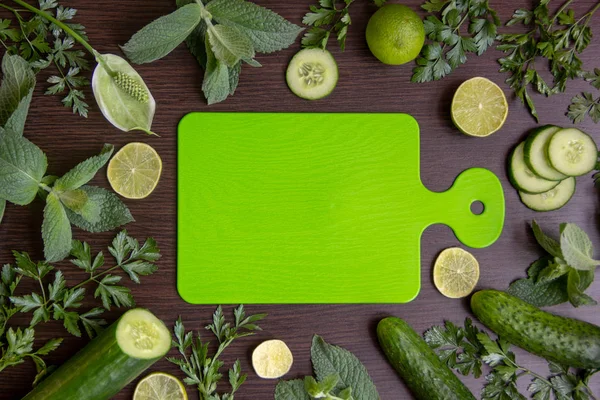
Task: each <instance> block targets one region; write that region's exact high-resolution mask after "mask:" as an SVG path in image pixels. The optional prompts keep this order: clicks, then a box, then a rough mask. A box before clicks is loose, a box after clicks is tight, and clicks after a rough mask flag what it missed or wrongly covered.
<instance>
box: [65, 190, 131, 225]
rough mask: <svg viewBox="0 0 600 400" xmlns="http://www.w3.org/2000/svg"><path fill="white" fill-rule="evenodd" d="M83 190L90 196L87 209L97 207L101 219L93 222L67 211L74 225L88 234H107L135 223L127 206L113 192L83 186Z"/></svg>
mask: <svg viewBox="0 0 600 400" xmlns="http://www.w3.org/2000/svg"><path fill="white" fill-rule="evenodd" d="M81 190H83V191H84V192H85V193H86V194H87V196H88V201H87V203H86V205H87V207H90V209H91V207H96V208H97V211H95V212H97V215H99V216H100V217H99V218H98V219H97V221H93V220H92V219H86V217H85V216H84V215H80V214H77V213H75V212H73V211H71V210H69V209H67V210H66V213H67V216H68V218H69V221H71V223H72V224H73V225H75V226H77V227H79V228H81V229H83V230H86V231H88V232H106V231H110V230H113V229H115V228H118V227H119V226H121V225H125V224H127V223H129V222H132V221H134V219H133V217H132V216H131V212H130V211H129V209H128V208H127V206H125V204H123V202H122V201H121V199H119V197H118V196H117V195H115V194H114V193H113V192H110V191H108V190H106V189H104V188H99V187H95V186H82V187H81ZM88 204H89V205H88ZM84 210H85V208H84Z"/></svg>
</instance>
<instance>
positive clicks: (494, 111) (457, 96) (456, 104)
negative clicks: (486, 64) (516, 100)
mask: <svg viewBox="0 0 600 400" xmlns="http://www.w3.org/2000/svg"><path fill="white" fill-rule="evenodd" d="M451 113H452V122H454V125H456V127H457V128H458V129H459V130H460V131H461V132H462V133H464V134H466V135H470V136H477V137H484V136H489V135H491V134H492V133H494V132H496V131H497V130H499V129H500V128H502V125H504V122H505V121H506V116H507V115H508V103H507V102H506V97H505V96H504V92H503V91H502V89H500V87H499V86H498V85H496V84H495V83H494V82H492V81H490V80H489V79H486V78H482V77H475V78H471V79H469V80H467V81H465V82H463V83H462V84H461V85H460V86H459V87H458V89H456V93H454V97H453V98H452V110H451Z"/></svg>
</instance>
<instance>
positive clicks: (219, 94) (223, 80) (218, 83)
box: [202, 39, 239, 105]
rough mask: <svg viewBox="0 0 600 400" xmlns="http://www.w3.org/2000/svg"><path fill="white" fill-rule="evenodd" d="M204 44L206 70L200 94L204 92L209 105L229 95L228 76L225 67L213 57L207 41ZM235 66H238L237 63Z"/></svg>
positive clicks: (227, 70)
mask: <svg viewBox="0 0 600 400" xmlns="http://www.w3.org/2000/svg"><path fill="white" fill-rule="evenodd" d="M206 42H207V43H206V68H205V70H204V81H203V82H202V92H204V96H205V97H206V101H207V102H208V105H211V104H215V103H219V102H221V101H223V100H225V99H226V98H227V96H228V95H229V94H230V92H231V90H230V82H229V80H230V75H229V69H228V67H227V65H225V64H224V63H222V62H221V61H219V60H218V59H217V58H216V57H215V55H214V53H213V51H212V49H211V48H210V44H209V43H208V39H207V41H206ZM236 65H239V62H238V63H237V64H236Z"/></svg>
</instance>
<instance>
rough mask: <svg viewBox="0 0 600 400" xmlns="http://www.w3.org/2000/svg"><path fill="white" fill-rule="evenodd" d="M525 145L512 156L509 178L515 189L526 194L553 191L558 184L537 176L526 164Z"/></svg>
mask: <svg viewBox="0 0 600 400" xmlns="http://www.w3.org/2000/svg"><path fill="white" fill-rule="evenodd" d="M524 148H525V143H524V142H522V143H519V145H518V146H517V147H515V149H514V150H513V152H512V155H511V156H510V161H509V166H508V178H509V179H510V182H511V183H512V185H513V186H514V187H515V189H517V190H520V191H521V192H525V193H543V192H547V191H548V190H550V189H552V188H553V187H555V186H556V185H558V182H555V181H549V180H546V179H543V178H540V177H539V176H537V175H535V174H534V173H533V172H531V170H530V169H529V168H528V167H527V164H525V155H524V151H523V150H524Z"/></svg>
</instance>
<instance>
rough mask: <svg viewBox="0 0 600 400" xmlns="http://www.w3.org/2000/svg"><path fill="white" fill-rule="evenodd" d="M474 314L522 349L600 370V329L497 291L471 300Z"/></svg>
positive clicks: (575, 365)
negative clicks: (551, 312)
mask: <svg viewBox="0 0 600 400" xmlns="http://www.w3.org/2000/svg"><path fill="white" fill-rule="evenodd" d="M471 310H472V311H473V313H474V314H475V316H477V318H478V319H479V320H480V321H481V322H482V323H483V324H484V325H485V326H487V327H488V328H490V329H491V330H492V331H494V332H496V334H498V336H500V337H502V338H503V339H505V340H507V341H509V342H510V343H512V344H514V345H516V346H519V347H520V348H522V349H525V350H527V351H529V352H530V353H533V354H536V355H538V356H540V357H544V358H546V359H548V360H551V361H554V362H556V363H558V364H561V365H564V366H570V367H575V368H585V369H592V368H600V327H598V326H596V325H592V324H590V323H587V322H584V321H579V320H577V319H573V318H565V317H559V316H557V315H553V314H550V313H548V312H545V311H542V310H540V309H539V308H537V307H535V306H533V305H531V304H529V303H526V302H524V301H523V300H521V299H519V298H517V297H514V296H511V295H509V294H508V293H504V292H500V291H497V290H482V291H479V292H477V293H475V294H474V295H473V297H471Z"/></svg>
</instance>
